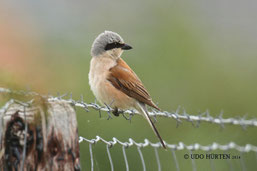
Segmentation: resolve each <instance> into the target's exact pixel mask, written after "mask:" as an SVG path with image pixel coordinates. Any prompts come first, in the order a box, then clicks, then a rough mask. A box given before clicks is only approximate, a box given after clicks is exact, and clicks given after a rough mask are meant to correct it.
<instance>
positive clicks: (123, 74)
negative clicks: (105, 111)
mask: <svg viewBox="0 0 257 171" xmlns="http://www.w3.org/2000/svg"><path fill="white" fill-rule="evenodd" d="M131 49H132V46H130V45H128V44H126V43H125V42H124V40H123V39H122V37H121V36H120V35H119V34H118V33H115V32H112V31H104V32H103V33H101V34H99V35H98V36H97V37H96V39H95V40H94V42H93V44H92V47H91V56H92V58H91V61H90V69H89V74H88V77H89V85H90V88H91V90H92V92H93V94H94V96H95V97H96V99H97V100H98V101H99V102H100V103H101V104H102V105H106V104H108V105H109V106H110V107H111V108H113V109H114V112H113V114H114V115H118V110H119V109H120V110H127V109H136V110H137V111H138V112H139V113H141V114H142V115H143V116H144V117H145V118H146V120H147V121H148V123H149V124H150V126H151V128H152V129H153V131H154V132H155V134H156V136H157V137H158V138H159V140H160V143H161V145H162V146H163V148H165V149H166V145H165V143H164V141H163V139H162V137H161V136H160V134H159V132H158V130H157V128H156V127H155V125H154V123H153V121H152V120H151V118H150V116H149V113H148V111H147V106H146V105H148V106H150V107H152V108H155V109H157V110H159V111H161V110H160V108H159V107H157V105H156V104H155V103H154V102H153V100H152V98H151V96H150V94H149V93H148V91H147V90H146V88H145V87H144V85H143V83H142V81H141V80H140V79H139V77H138V76H137V75H136V73H135V72H134V71H133V70H132V69H131V68H130V67H129V66H128V64H127V63H126V62H125V61H124V60H123V59H122V58H121V55H122V53H123V51H124V50H131Z"/></svg>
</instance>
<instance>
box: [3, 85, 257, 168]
mask: <svg viewBox="0 0 257 171" xmlns="http://www.w3.org/2000/svg"><path fill="white" fill-rule="evenodd" d="M0 93H7V94H16V95H22V96H27V97H32V98H31V99H29V100H28V101H27V102H24V101H19V100H16V99H14V98H11V99H9V101H8V102H6V103H5V105H4V106H2V107H1V108H0V113H4V111H6V110H7V109H8V107H9V106H10V105H11V104H13V103H18V104H20V105H22V106H24V107H28V106H30V105H31V104H32V103H33V99H34V97H35V96H39V97H41V98H44V99H46V100H48V101H49V102H66V103H70V104H71V105H73V106H76V107H80V108H83V109H85V110H86V111H89V110H90V109H93V110H96V111H98V112H99V114H100V116H101V112H102V111H103V112H107V114H108V118H107V119H110V118H112V116H111V112H112V111H113V109H112V108H111V107H110V106H109V105H107V104H106V105H105V106H100V105H99V104H97V103H96V102H93V103H86V102H85V101H84V99H83V96H81V98H80V99H79V100H74V99H73V98H72V94H71V93H67V94H63V95H60V94H57V96H52V95H41V94H39V93H36V92H32V91H14V90H10V89H6V88H1V87H0ZM24 112H25V111H24ZM125 114H128V115H129V116H125ZM135 114H139V113H138V112H137V111H135V110H126V111H122V116H124V117H125V118H126V119H128V120H131V118H132V117H133V116H134V115H135ZM149 114H150V115H151V116H153V117H154V118H156V117H157V116H158V117H167V118H173V119H175V120H176V121H177V126H178V125H179V124H180V123H181V122H182V120H185V121H188V122H191V123H192V125H193V126H199V124H200V123H201V122H202V121H204V122H208V123H215V124H218V125H220V126H221V127H222V128H224V127H225V125H226V124H231V125H240V126H242V128H244V129H246V127H247V126H257V121H256V119H248V120H247V119H245V117H242V118H223V117H222V114H220V115H219V116H218V117H212V116H211V115H210V114H209V112H208V111H207V112H204V113H202V114H200V115H190V114H187V113H186V111H185V110H182V112H181V109H180V108H178V109H177V110H176V111H175V112H167V111H163V112H160V111H156V110H152V111H151V112H149ZM0 124H1V122H0ZM82 142H87V143H89V152H90V161H91V170H92V171H93V170H94V157H93V150H92V145H93V144H97V143H99V142H103V143H104V144H105V145H106V152H107V155H108V159H109V162H110V168H111V170H114V164H113V160H112V156H111V152H110V148H111V147H113V146H115V145H118V144H119V145H120V146H121V147H122V153H123V158H124V162H125V166H126V170H127V171H128V170H129V164H128V158H127V155H126V148H129V147H132V146H134V147H137V151H138V153H139V157H140V159H141V163H142V168H143V170H146V164H145V160H144V156H143V153H142V151H141V149H142V148H145V147H152V148H154V152H155V153H154V154H155V157H156V162H157V166H158V170H161V163H160V158H159V154H158V150H157V149H159V148H160V147H161V144H160V142H158V143H152V142H150V141H149V140H148V139H145V140H144V142H136V141H135V140H133V139H132V138H129V139H128V141H125V142H123V141H120V140H118V139H117V138H115V137H113V138H112V140H110V141H107V140H105V139H104V138H102V137H100V136H96V138H94V139H87V138H84V137H82V136H80V137H79V143H82ZM165 144H166V146H167V148H168V149H169V150H170V151H171V152H172V157H173V160H174V163H175V167H176V169H177V170H180V167H179V163H178V161H179V160H177V157H176V154H175V152H176V151H181V150H188V152H189V154H192V151H196V150H202V151H205V152H206V153H210V152H212V151H214V150H221V151H224V152H225V151H229V150H236V151H238V152H240V153H241V154H243V153H246V152H255V153H256V154H257V146H254V145H251V144H246V145H244V146H240V145H237V144H236V143H235V142H230V143H228V144H225V145H221V144H218V143H216V142H213V143H212V144H210V145H200V144H198V143H195V144H191V145H186V144H185V143H183V142H179V143H178V144H168V143H166V142H165ZM256 156H257V155H256ZM191 161H192V168H193V170H196V163H195V161H194V159H193V158H191ZM228 162H230V160H228ZM240 163H241V167H242V168H245V167H246V165H245V162H244V159H243V158H241V159H240ZM210 164H211V167H212V168H213V167H214V165H213V161H212V160H210ZM229 164H230V167H231V166H232V164H231V163H229Z"/></svg>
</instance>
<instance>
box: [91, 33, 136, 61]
mask: <svg viewBox="0 0 257 171" xmlns="http://www.w3.org/2000/svg"><path fill="white" fill-rule="evenodd" d="M129 49H132V47H131V46H129V45H127V44H125V43H124V41H123V39H122V38H121V36H120V35H118V34H117V33H115V32H112V31H105V32H103V33H101V34H100V35H99V36H97V38H96V39H95V41H94V43H93V45H92V48H91V55H92V56H93V57H95V56H99V55H101V54H103V53H104V52H107V53H109V55H111V56H113V57H115V58H116V57H120V55H121V53H122V51H123V50H129Z"/></svg>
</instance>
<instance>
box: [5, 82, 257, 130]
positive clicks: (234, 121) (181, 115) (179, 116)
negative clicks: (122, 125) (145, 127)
mask: <svg viewBox="0 0 257 171" xmlns="http://www.w3.org/2000/svg"><path fill="white" fill-rule="evenodd" d="M0 93H8V94H19V95H25V96H40V97H42V98H45V99H47V100H48V101H65V102H67V103H70V104H72V105H73V106H76V107H81V108H83V109H85V110H86V111H89V109H90V108H91V109H94V110H97V111H99V115H100V117H101V111H103V112H107V113H108V116H109V117H108V119H109V118H110V117H111V116H110V112H112V111H113V109H112V108H111V107H110V105H107V104H106V105H105V106H100V105H99V104H97V103H96V102H93V103H86V102H84V99H83V96H81V100H78V101H76V100H73V99H72V94H70V97H69V98H68V99H65V97H66V96H68V94H67V93H66V94H64V95H60V94H59V95H57V97H54V96H50V95H47V96H44V95H40V94H39V93H36V92H31V91H30V92H28V91H15V90H10V89H5V88H1V87H0ZM0 110H1V109H0ZM121 113H122V114H123V116H124V114H128V115H129V118H127V117H125V118H127V119H129V120H131V118H132V116H134V115H135V114H139V113H138V111H135V110H126V111H122V112H121ZM149 115H150V116H152V117H156V116H158V117H167V118H173V119H174V120H176V122H177V127H178V126H179V124H180V123H181V122H182V121H181V120H185V121H188V122H191V123H192V125H193V126H196V127H199V125H200V122H202V121H204V122H210V123H215V124H218V125H220V127H221V128H224V127H225V125H226V124H231V125H239V126H241V127H242V128H243V129H246V127H248V126H255V127H256V126H257V120H256V119H255V118H253V119H248V120H247V119H245V117H242V118H223V112H222V113H221V114H220V115H219V116H218V117H213V116H211V115H210V113H209V111H208V110H207V111H206V112H203V113H200V114H198V115H190V114H188V113H187V112H186V110H185V109H183V110H181V109H180V107H179V108H178V109H177V110H176V111H175V112H167V111H163V112H162V111H156V110H152V111H151V112H149Z"/></svg>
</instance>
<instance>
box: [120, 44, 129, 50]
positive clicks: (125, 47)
mask: <svg viewBox="0 0 257 171" xmlns="http://www.w3.org/2000/svg"><path fill="white" fill-rule="evenodd" d="M121 49H122V50H130V49H132V47H131V46H129V45H128V44H124V45H123V46H122V47H121Z"/></svg>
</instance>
